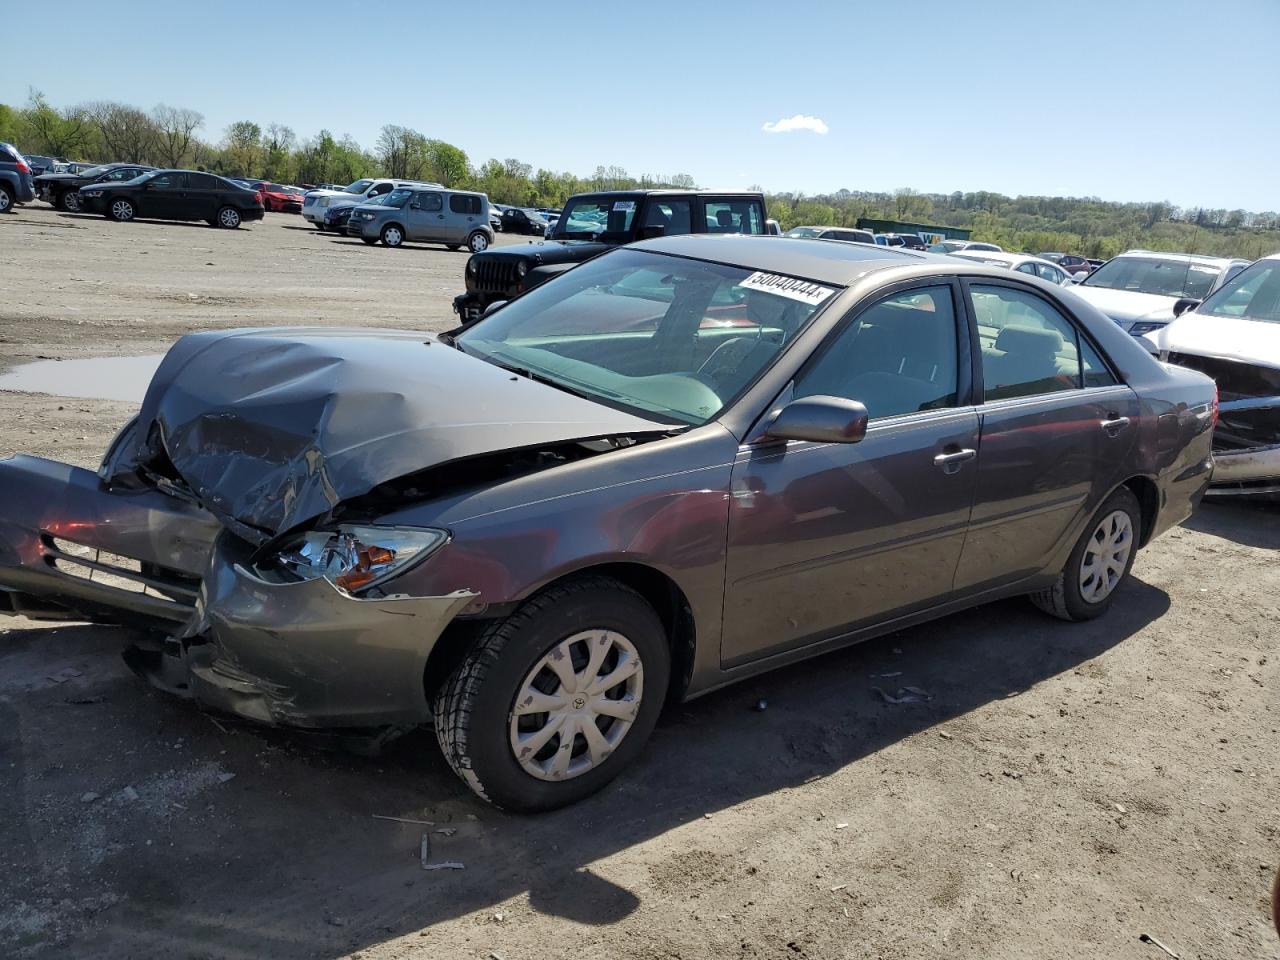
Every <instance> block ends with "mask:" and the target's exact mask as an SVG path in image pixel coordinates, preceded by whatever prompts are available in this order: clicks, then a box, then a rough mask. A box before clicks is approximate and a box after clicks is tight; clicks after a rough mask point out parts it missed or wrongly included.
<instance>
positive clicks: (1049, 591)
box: [1031, 487, 1142, 620]
mask: <svg viewBox="0 0 1280 960" xmlns="http://www.w3.org/2000/svg"><path fill="white" fill-rule="evenodd" d="M1141 532H1142V510H1141V508H1140V507H1139V505H1138V498H1137V497H1135V496H1134V495H1133V493H1132V492H1131V491H1130V490H1129V488H1128V487H1121V488H1120V489H1118V490H1116V491H1115V492H1114V493H1112V494H1111V496H1109V497H1107V499H1106V500H1105V501H1104V502H1103V504H1102V506H1101V507H1099V508H1098V512H1097V513H1095V514H1094V515H1093V518H1092V519H1091V520H1090V521H1089V525H1088V526H1087V527H1085V531H1084V533H1083V534H1081V536H1080V539H1079V540H1078V541H1076V545H1075V549H1073V550H1072V551H1071V556H1070V557H1068V558H1067V565H1066V567H1065V568H1064V569H1063V571H1062V572H1061V573H1059V574H1058V580H1057V582H1056V583H1055V584H1054V585H1053V586H1051V587H1048V588H1046V589H1044V590H1041V591H1039V592H1038V593H1033V594H1031V602H1032V603H1034V604H1035V605H1036V606H1037V607H1039V608H1040V609H1041V610H1043V611H1044V612H1045V613H1050V614H1052V615H1053V616H1055V617H1059V618H1060V619H1062V620H1092V619H1094V618H1095V617H1100V616H1102V615H1103V614H1104V613H1106V612H1107V610H1108V608H1110V606H1111V604H1112V601H1114V600H1115V595H1116V590H1117V589H1119V587H1120V585H1121V584H1122V583H1123V582H1124V580H1125V578H1126V577H1127V576H1128V575H1129V571H1130V569H1131V568H1132V567H1133V559H1134V556H1135V555H1136V554H1137V552H1138V541H1139V539H1141Z"/></svg>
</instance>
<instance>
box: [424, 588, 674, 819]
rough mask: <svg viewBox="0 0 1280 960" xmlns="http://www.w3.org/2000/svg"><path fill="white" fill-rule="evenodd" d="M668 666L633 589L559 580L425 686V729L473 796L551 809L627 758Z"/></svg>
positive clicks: (648, 724)
mask: <svg viewBox="0 0 1280 960" xmlns="http://www.w3.org/2000/svg"><path fill="white" fill-rule="evenodd" d="M670 670H671V655H670V649H669V647H668V644H667V637H666V632H665V631H664V629H663V626H662V622H661V621H660V620H659V619H658V616H657V614H656V613H655V612H654V610H653V608H652V607H651V606H650V605H649V604H648V603H647V602H646V601H645V599H644V598H643V597H641V596H640V595H639V594H638V593H636V592H635V591H634V590H632V589H631V588H629V587H627V586H624V585H623V584H621V583H619V582H617V581H616V580H612V579H609V578H607V577H586V578H583V579H580V580H573V581H569V582H567V583H563V584H561V585H559V586H555V587H552V588H550V589H549V590H547V591H545V592H543V593H541V594H539V595H538V596H536V597H534V598H533V599H531V600H529V601H528V602H527V603H525V604H524V605H523V606H522V607H520V609H518V610H517V611H516V612H515V613H514V614H512V615H511V616H510V617H508V618H506V619H505V620H499V621H495V622H494V623H493V624H491V625H490V626H489V627H488V629H486V630H485V631H484V633H483V634H481V636H480V638H479V640H477V641H476V644H475V646H474V647H473V648H472V650H471V651H470V653H469V654H468V655H467V657H466V659H464V660H463V662H462V663H461V665H459V666H458V668H457V669H456V670H455V671H454V672H453V674H451V675H450V676H449V678H448V679H447V680H446V681H445V682H444V685H443V686H442V688H441V689H440V691H439V693H438V695H437V696H436V699H435V704H434V711H435V725H436V736H437V738H438V739H439V741H440V748H441V750H443V751H444V755H445V759H447V760H448V762H449V765H450V766H451V767H452V768H453V771H454V772H455V773H456V774H457V775H458V776H459V777H461V778H462V780H463V781H464V782H465V783H466V784H467V786H469V787H470V788H471V789H472V790H473V791H474V792H475V793H476V794H477V795H479V796H480V797H481V798H483V799H485V800H488V801H490V802H491V803H494V804H497V805H498V806H500V807H504V808H506V809H508V810H517V811H525V812H533V811H539V810H554V809H556V808H557V807H563V806H566V805H568V804H570V803H575V802H577V801H578V800H581V799H583V798H584V797H587V796H590V795H591V794H593V793H595V792H596V791H597V790H599V789H600V788H601V787H603V786H604V785H605V784H607V783H608V782H609V781H610V780H612V779H613V778H614V777H616V776H617V775H618V774H619V773H620V772H621V771H622V769H623V768H624V767H625V766H627V764H629V763H630V762H631V761H632V760H633V759H635V757H636V755H637V754H639V752H640V751H641V749H642V748H643V747H644V744H645V741H646V740H648V738H649V735H650V734H651V733H652V732H653V728H654V725H655V724H656V723H657V720H658V713H659V712H660V711H661V709H662V702H663V699H664V697H665V696H666V692H667V680H668V677H669V675H670Z"/></svg>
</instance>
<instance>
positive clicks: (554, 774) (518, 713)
mask: <svg viewBox="0 0 1280 960" xmlns="http://www.w3.org/2000/svg"><path fill="white" fill-rule="evenodd" d="M643 692H644V664H642V663H641V662H640V654H639V653H638V652H637V651H636V648H635V647H634V646H633V645H632V643H631V641H630V640H628V639H627V638H626V637H624V636H623V635H622V634H620V633H615V632H614V631H612V630H584V631H583V632H581V633H575V634H574V635H573V636H571V637H569V638H568V639H566V640H562V641H561V642H560V643H558V644H556V645H555V646H554V647H552V648H551V649H550V650H549V651H548V652H547V654H546V655H545V656H544V657H543V658H542V659H541V660H539V661H538V662H537V663H536V664H534V667H533V669H532V670H530V671H529V672H528V673H527V674H526V675H525V678H524V682H523V683H521V684H520V691H519V692H518V693H517V694H516V699H515V704H514V705H513V707H512V709H511V725H510V726H511V752H512V753H513V754H514V755H515V758H516V761H517V762H518V763H519V764H520V766H521V767H523V768H524V770H525V772H526V773H529V774H531V775H532V776H534V777H537V778H538V779H539V780H570V779H572V778H573V777H579V776H582V774H584V773H586V772H587V771H588V770H592V769H594V768H595V767H597V766H599V765H600V764H602V763H604V761H605V760H606V759H607V758H608V757H609V755H610V754H612V753H613V751H614V750H616V749H617V748H618V744H619V743H621V742H622V738H623V737H625V736H626V735H627V731H628V730H630V729H631V726H632V724H634V723H635V719H636V716H637V714H638V713H639V711H640V697H641V695H642V693H643Z"/></svg>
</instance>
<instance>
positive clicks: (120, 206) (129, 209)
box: [111, 200, 133, 220]
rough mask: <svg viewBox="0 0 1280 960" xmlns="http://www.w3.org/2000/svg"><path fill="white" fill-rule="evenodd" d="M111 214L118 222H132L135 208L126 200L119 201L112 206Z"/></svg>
mask: <svg viewBox="0 0 1280 960" xmlns="http://www.w3.org/2000/svg"><path fill="white" fill-rule="evenodd" d="M111 213H112V215H113V216H115V218H116V219H117V220H132V219H133V206H132V204H129V203H126V202H125V201H124V200H117V201H116V202H115V203H113V204H112V205H111Z"/></svg>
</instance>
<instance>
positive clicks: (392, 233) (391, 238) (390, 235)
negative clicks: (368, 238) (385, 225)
mask: <svg viewBox="0 0 1280 960" xmlns="http://www.w3.org/2000/svg"><path fill="white" fill-rule="evenodd" d="M382 238H383V239H384V240H386V241H387V246H389V247H398V246H400V231H399V230H397V229H396V228H395V227H392V228H391V229H389V230H388V231H387V232H386V233H384V234H383V235H382Z"/></svg>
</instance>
